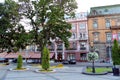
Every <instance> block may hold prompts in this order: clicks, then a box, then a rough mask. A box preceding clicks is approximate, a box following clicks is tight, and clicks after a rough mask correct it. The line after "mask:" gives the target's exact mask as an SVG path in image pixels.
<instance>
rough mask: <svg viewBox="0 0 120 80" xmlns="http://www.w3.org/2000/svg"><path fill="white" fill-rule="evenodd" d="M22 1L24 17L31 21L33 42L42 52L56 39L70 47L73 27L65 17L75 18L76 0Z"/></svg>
mask: <svg viewBox="0 0 120 80" xmlns="http://www.w3.org/2000/svg"><path fill="white" fill-rule="evenodd" d="M20 1H21V2H23V4H24V9H23V10H24V15H25V16H26V17H27V18H28V19H30V20H31V23H30V24H31V25H32V30H31V31H30V33H31V34H32V35H33V36H32V41H33V42H34V43H35V44H37V45H39V46H40V48H41V51H43V48H44V46H46V45H47V44H49V43H51V40H56V39H60V40H61V41H63V42H64V44H65V46H66V47H68V45H69V42H68V38H69V37H70V36H71V33H70V31H69V30H70V29H71V25H70V24H69V23H67V22H66V21H65V18H64V17H65V15H67V16H70V17H71V16H73V14H74V11H75V9H76V8H77V6H76V2H75V0H36V1H32V2H31V1H30V0H20ZM41 53H42V52H41ZM41 55H42V54H41Z"/></svg>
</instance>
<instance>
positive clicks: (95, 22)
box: [93, 20, 98, 29]
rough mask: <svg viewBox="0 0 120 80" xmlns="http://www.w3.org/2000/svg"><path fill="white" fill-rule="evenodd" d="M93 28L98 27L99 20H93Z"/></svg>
mask: <svg viewBox="0 0 120 80" xmlns="http://www.w3.org/2000/svg"><path fill="white" fill-rule="evenodd" d="M93 28H94V29H96V28H98V22H97V20H94V21H93Z"/></svg>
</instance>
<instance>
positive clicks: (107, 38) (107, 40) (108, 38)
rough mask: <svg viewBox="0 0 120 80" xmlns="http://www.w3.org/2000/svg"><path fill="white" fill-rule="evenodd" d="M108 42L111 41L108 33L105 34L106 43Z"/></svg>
mask: <svg viewBox="0 0 120 80" xmlns="http://www.w3.org/2000/svg"><path fill="white" fill-rule="evenodd" d="M110 41H112V35H111V33H110V32H109V33H106V42H110Z"/></svg>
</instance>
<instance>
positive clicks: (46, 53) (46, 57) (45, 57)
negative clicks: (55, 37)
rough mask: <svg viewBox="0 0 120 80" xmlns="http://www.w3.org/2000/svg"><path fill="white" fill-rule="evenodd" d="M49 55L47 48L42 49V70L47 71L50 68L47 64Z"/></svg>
mask: <svg viewBox="0 0 120 80" xmlns="http://www.w3.org/2000/svg"><path fill="white" fill-rule="evenodd" d="M49 54H50V52H49V50H48V48H46V47H44V49H43V57H42V68H43V69H44V70H48V69H49V68H50V63H49V61H50V57H49Z"/></svg>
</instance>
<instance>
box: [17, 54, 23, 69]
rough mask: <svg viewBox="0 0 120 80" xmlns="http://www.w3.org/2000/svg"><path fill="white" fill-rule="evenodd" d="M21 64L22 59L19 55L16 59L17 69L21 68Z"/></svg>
mask: <svg viewBox="0 0 120 80" xmlns="http://www.w3.org/2000/svg"><path fill="white" fill-rule="evenodd" d="M22 65H23V59H22V56H21V55H19V56H18V59H17V69H21V68H22Z"/></svg>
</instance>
